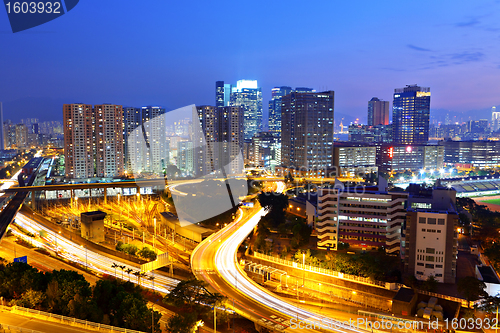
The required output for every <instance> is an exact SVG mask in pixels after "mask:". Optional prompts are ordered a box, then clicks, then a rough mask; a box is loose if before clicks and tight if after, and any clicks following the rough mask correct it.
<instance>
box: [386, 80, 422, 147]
mask: <svg viewBox="0 0 500 333" xmlns="http://www.w3.org/2000/svg"><path fill="white" fill-rule="evenodd" d="M430 104H431V90H430V88H423V87H419V86H417V85H407V86H406V87H405V88H400V89H394V101H393V103H392V124H393V131H394V136H393V137H394V142H395V143H402V144H418V143H427V141H428V140H429V118H430Z"/></svg>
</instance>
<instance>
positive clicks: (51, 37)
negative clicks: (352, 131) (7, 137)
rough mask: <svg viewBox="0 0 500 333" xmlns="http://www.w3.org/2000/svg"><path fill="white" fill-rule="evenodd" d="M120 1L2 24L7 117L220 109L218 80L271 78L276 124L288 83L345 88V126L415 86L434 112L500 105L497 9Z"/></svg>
mask: <svg viewBox="0 0 500 333" xmlns="http://www.w3.org/2000/svg"><path fill="white" fill-rule="evenodd" d="M117 5H118V2H113V1H108V2H106V3H104V4H103V3H99V11H97V12H96V10H95V6H96V3H92V1H90V2H85V3H81V4H79V6H78V10H76V11H71V12H70V13H68V14H67V15H64V16H63V17H61V18H59V19H58V20H54V21H52V22H49V23H48V24H45V25H42V26H39V27H36V28H33V29H31V30H29V31H25V32H21V33H17V34H15V35H13V34H10V33H9V34H8V33H6V32H7V31H8V30H9V27H8V20H6V19H5V20H2V22H3V23H2V24H3V25H2V27H1V28H0V30H1V31H4V33H3V34H2V37H1V39H2V41H3V42H2V44H3V46H4V47H3V49H4V50H5V51H4V52H3V53H2V55H1V56H0V57H1V59H2V63H5V64H9V66H6V67H4V69H3V74H2V76H3V80H2V86H1V88H2V89H0V91H1V93H0V100H2V101H3V102H4V118H6V119H9V118H13V119H14V120H17V119H16V117H18V116H17V115H18V114H21V113H22V114H23V115H24V116H25V117H33V116H37V117H39V118H41V119H42V120H53V119H59V118H60V106H61V105H62V104H63V103H75V102H82V103H91V104H101V103H115V104H120V105H124V106H142V105H162V106H164V107H165V108H166V109H167V110H170V109H175V108H178V107H182V106H185V105H190V104H196V105H214V102H215V101H214V97H213V91H214V88H213V87H214V83H215V81H218V80H223V81H226V82H236V81H237V80H240V79H252V80H257V81H258V82H259V86H260V87H261V88H262V94H263V101H264V103H263V104H264V106H263V113H264V123H266V122H267V111H268V107H267V103H268V101H269V100H270V99H271V89H272V88H274V87H276V86H284V85H286V86H294V87H297V86H298V87H312V88H314V89H316V90H317V91H324V90H334V91H335V92H336V101H335V109H336V113H337V116H336V119H335V120H336V123H337V124H338V122H339V121H340V117H341V115H353V116H355V117H357V118H360V122H361V123H366V105H367V101H369V100H370V99H371V98H372V97H378V98H380V99H383V100H386V101H390V102H392V94H393V92H394V89H395V88H397V87H402V86H405V85H407V84H419V85H421V86H426V87H431V89H432V92H433V95H432V101H431V110H449V111H450V112H452V113H453V112H457V114H458V113H459V112H467V111H470V110H486V109H490V108H491V107H492V106H494V105H499V104H500V100H499V99H498V97H497V95H498V93H497V92H498V91H499V88H500V87H499V83H498V82H497V80H495V78H496V76H497V74H498V72H497V71H500V68H499V66H500V63H499V62H498V61H497V60H496V59H497V58H496V57H495V54H498V51H499V50H498V43H497V42H496V41H497V40H498V38H499V37H498V29H499V27H498V23H497V22H495V20H494V18H495V17H496V16H495V13H496V12H498V9H499V6H498V3H495V2H491V3H484V4H471V3H469V2H454V3H453V6H451V5H450V4H447V3H439V4H436V3H432V2H422V3H421V4H420V6H419V7H418V9H417V10H414V7H413V6H412V5H411V4H405V3H398V4H397V5H390V4H388V5H379V4H370V3H367V4H364V5H363V7H362V8H359V7H356V6H354V5H350V4H347V3H341V4H333V3H331V4H329V3H323V4H321V5H309V6H303V5H301V4H300V3H299V2H290V3H287V6H283V5H280V4H270V3H259V2H257V3H255V6H251V7H249V6H245V5H244V4H238V3H232V2H224V3H219V4H218V5H217V6H214V5H213V4H212V5H209V4H204V3H198V4H197V9H196V10H191V9H192V8H191V7H190V6H187V5H183V4H178V3H176V4H174V5H167V4H155V5H148V6H146V7H143V8H141V7H138V6H136V5H135V4H134V5H132V4H123V3H121V2H120V6H117ZM299 6H301V10H300V11H297V10H296V9H297V8H298V7H299ZM234 13H239V14H238V15H235V14H234ZM0 15H5V18H6V14H0ZM88 22H92V24H88ZM292 22H293V24H292ZM297 22H300V23H299V24H297ZM63 27H64V28H63ZM103 76H104V77H105V79H103ZM443 112H445V111H443ZM432 116H433V114H432V112H431V117H432Z"/></svg>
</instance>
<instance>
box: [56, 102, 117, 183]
mask: <svg viewBox="0 0 500 333" xmlns="http://www.w3.org/2000/svg"><path fill="white" fill-rule="evenodd" d="M63 119H64V155H65V156H64V157H65V167H66V177H68V178H73V179H82V178H93V177H106V178H111V177H116V176H120V175H122V174H123V172H124V166H123V155H124V151H123V110H122V106H121V105H114V104H101V105H95V106H94V107H92V105H89V104H79V103H77V104H64V105H63Z"/></svg>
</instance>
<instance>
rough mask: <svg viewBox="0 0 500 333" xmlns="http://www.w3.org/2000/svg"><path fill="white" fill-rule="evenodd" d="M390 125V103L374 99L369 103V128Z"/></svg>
mask: <svg viewBox="0 0 500 333" xmlns="http://www.w3.org/2000/svg"><path fill="white" fill-rule="evenodd" d="M377 125H389V102H388V101H381V100H380V99H378V98H377V97H373V98H372V99H371V100H370V101H368V126H377Z"/></svg>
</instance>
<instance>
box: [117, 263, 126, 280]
mask: <svg viewBox="0 0 500 333" xmlns="http://www.w3.org/2000/svg"><path fill="white" fill-rule="evenodd" d="M118 267H119V268H120V269H121V270H122V280H123V270H124V269H125V267H127V266H125V265H119V266H118Z"/></svg>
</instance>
